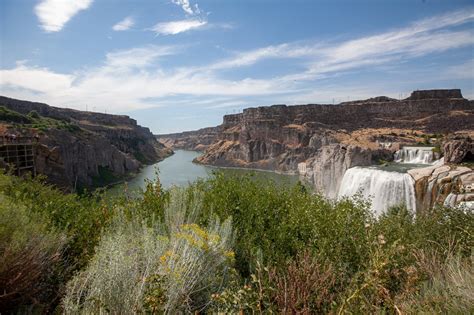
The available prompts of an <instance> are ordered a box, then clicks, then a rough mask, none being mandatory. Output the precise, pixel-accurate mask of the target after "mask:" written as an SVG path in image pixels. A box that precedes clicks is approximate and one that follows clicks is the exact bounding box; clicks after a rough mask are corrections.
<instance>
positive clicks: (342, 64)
mask: <svg viewBox="0 0 474 315" xmlns="http://www.w3.org/2000/svg"><path fill="white" fill-rule="evenodd" d="M473 20H474V14H473V10H464V11H456V12H452V13H450V14H445V15H442V16H439V17H435V18H430V19H425V20H422V21H418V22H416V23H413V24H410V25H408V26H407V27H404V28H400V29H395V30H390V31H387V32H383V33H379V34H376V35H370V36H365V37H359V38H355V39H348V40H345V41H338V42H323V43H319V42H295V43H283V44H280V45H274V46H268V47H262V48H257V49H254V50H250V51H244V52H236V53H233V54H232V56H231V57H230V58H225V59H222V60H217V61H214V62H211V63H209V64H205V65H195V66H191V67H187V68H182V67H177V68H176V67H172V66H169V65H168V66H165V65H166V63H165V62H161V61H162V60H165V59H166V58H168V56H171V55H176V54H180V53H181V52H182V51H183V49H181V48H180V47H176V46H157V45H152V46H144V47H135V48H131V49H127V50H118V51H112V52H109V53H108V54H106V55H105V58H104V61H103V63H102V64H101V65H100V66H97V67H93V68H88V69H86V70H81V71H76V72H72V73H58V72H55V71H53V70H51V69H47V68H42V67H36V66H30V65H28V63H26V64H25V63H20V64H18V65H16V66H15V67H14V68H12V69H4V70H1V71H0V88H1V91H2V93H5V94H8V95H9V96H12V97H20V98H27V99H31V100H38V101H44V102H48V103H50V104H52V105H56V106H69V107H75V108H78V109H83V106H82V104H85V103H87V104H90V105H92V104H93V105H94V106H96V108H97V109H98V110H101V109H107V110H108V111H109V112H111V111H113V112H121V111H130V110H134V109H141V108H147V107H156V106H160V105H163V104H167V105H169V104H173V103H174V101H175V99H177V98H179V99H181V100H183V99H186V101H185V103H186V104H194V105H195V106H199V107H202V108H205V107H212V108H215V109H218V108H226V107H227V108H232V107H234V106H236V107H237V106H238V103H239V102H240V100H250V99H255V98H256V97H257V96H259V97H261V98H260V99H263V98H264V97H265V98H266V100H269V99H272V100H279V101H285V102H287V103H294V102H312V101H313V102H314V101H318V100H327V99H332V98H335V99H338V97H342V100H345V98H346V97H347V96H360V97H366V96H367V97H369V96H373V93H374V92H373V89H374V87H373V86H375V85H373V86H372V85H371V86H370V87H367V88H365V89H363V90H362V89H361V88H360V87H356V88H355V89H354V88H351V87H347V88H346V89H342V88H341V87H337V86H330V85H328V84H327V81H326V79H327V78H329V77H331V76H342V75H344V74H345V73H346V72H347V71H358V70H359V69H372V68H373V67H374V66H379V67H380V66H387V65H390V66H394V67H397V65H398V66H399V65H400V62H401V61H407V60H415V59H414V58H418V57H420V56H424V55H427V54H433V53H439V52H443V51H446V50H449V49H457V48H461V47H469V46H472V45H474V31H473V30H472V29H470V28H465V27H464V28H458V27H456V28H454V26H459V25H461V24H465V23H467V22H471V21H473ZM184 21H188V20H184ZM196 21H197V22H196V24H193V25H191V26H189V25H187V24H184V25H185V26H183V25H178V26H179V27H178V26H177V25H174V26H173V27H171V26H167V27H162V26H160V27H158V28H157V30H155V31H156V32H158V33H160V34H178V33H180V32H184V31H186V30H190V29H193V28H194V29H195V28H199V27H201V23H202V22H200V21H199V20H196ZM181 22H182V21H181ZM170 23H171V22H170ZM186 25H187V26H186ZM275 58H278V59H293V60H294V61H296V62H301V64H300V66H299V67H298V69H302V70H299V71H296V70H293V71H288V70H285V71H284V72H283V74H281V75H277V76H275V75H274V76H271V77H268V78H259V79H256V78H252V77H246V76H242V75H240V77H239V75H237V74H234V75H233V77H232V79H229V77H227V76H226V74H228V71H226V70H228V69H234V68H239V67H250V66H252V65H254V64H257V63H259V62H261V61H263V60H267V59H275ZM465 62H466V61H465V60H464V61H463V62H460V63H462V65H459V66H457V67H452V68H450V69H448V70H446V69H439V78H440V79H442V78H443V76H447V77H449V75H450V76H451V77H452V76H453V75H454V74H456V75H458V76H463V77H467V78H473V75H472V72H470V71H468V70H464V69H466V68H469V69H472V61H470V62H468V63H465ZM321 79H324V80H321ZM376 83H377V82H376ZM318 87H319V89H318ZM376 89H377V93H378V92H379V91H385V90H384V87H383V84H382V83H380V84H379V85H378V87H377V88H376ZM388 92H391V91H388ZM392 92H393V91H392ZM397 92H399V91H396V92H395V93H392V94H391V95H393V94H395V95H396V93H397ZM203 99H207V100H209V101H205V102H204V101H202V100H203ZM199 100H201V101H199ZM338 101H340V100H339V99H338ZM262 105H263V104H262Z"/></svg>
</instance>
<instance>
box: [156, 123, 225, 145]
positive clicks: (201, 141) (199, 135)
mask: <svg viewBox="0 0 474 315" xmlns="http://www.w3.org/2000/svg"><path fill="white" fill-rule="evenodd" d="M220 130H221V127H220V126H218V127H208V128H202V129H199V130H196V131H185V132H180V133H170V134H161V135H156V139H157V140H158V141H159V142H161V143H162V144H164V145H165V146H167V147H169V148H173V149H181V150H191V151H205V150H206V149H207V148H208V147H209V145H211V144H212V143H213V142H215V141H216V140H217V138H218V135H219V132H220Z"/></svg>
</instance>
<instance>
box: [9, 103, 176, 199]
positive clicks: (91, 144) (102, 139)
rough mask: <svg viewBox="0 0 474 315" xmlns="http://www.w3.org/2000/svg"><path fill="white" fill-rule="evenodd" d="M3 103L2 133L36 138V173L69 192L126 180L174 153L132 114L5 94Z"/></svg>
mask: <svg viewBox="0 0 474 315" xmlns="http://www.w3.org/2000/svg"><path fill="white" fill-rule="evenodd" d="M0 107H1V108H2V111H0V136H1V137H2V138H3V139H5V137H6V136H8V135H15V137H18V138H19V139H20V138H24V139H26V138H30V139H35V140H34V142H35V143H34V152H35V164H36V165H35V166H36V172H37V173H38V174H42V175H45V176H46V177H47V181H48V182H49V183H51V184H54V185H56V186H57V187H60V188H61V189H63V190H66V191H73V190H82V189H83V188H87V189H93V188H96V187H100V186H104V185H107V184H110V183H113V182H117V181H120V180H123V179H124V178H127V177H128V176H131V175H133V174H134V173H136V172H137V171H138V170H139V169H140V168H141V167H142V166H143V165H146V164H152V163H155V162H157V161H159V160H162V159H164V158H165V157H167V156H169V155H170V154H172V150H171V149H169V148H167V147H165V146H164V145H163V144H161V143H160V142H158V141H157V140H156V139H155V137H154V136H153V134H152V133H151V132H150V130H149V129H148V128H145V127H142V126H139V125H138V124H137V122H136V121H135V120H134V119H131V118H130V117H128V116H124V115H110V114H103V113H94V112H86V111H78V110H72V109H66V108H58V107H53V106H49V105H47V104H43V103H36V102H29V101H23V100H17V99H12V98H8V97H3V96H0ZM2 113H3V114H2ZM0 162H1V161H0Z"/></svg>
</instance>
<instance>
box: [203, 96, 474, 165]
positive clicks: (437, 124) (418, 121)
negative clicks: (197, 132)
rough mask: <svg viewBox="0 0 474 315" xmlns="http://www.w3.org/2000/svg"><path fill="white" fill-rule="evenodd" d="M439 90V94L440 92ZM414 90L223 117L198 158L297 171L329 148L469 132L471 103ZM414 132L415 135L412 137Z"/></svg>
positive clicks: (472, 112)
mask: <svg viewBox="0 0 474 315" xmlns="http://www.w3.org/2000/svg"><path fill="white" fill-rule="evenodd" d="M441 91H442V90H441ZM432 94H433V95H435V96H438V95H442V92H440V90H437V92H433V93H431V92H429V91H425V92H423V91H418V92H416V94H415V93H414V95H413V96H412V97H410V98H408V99H405V100H394V99H390V98H386V97H378V98H373V99H369V100H366V101H356V102H347V103H341V104H338V105H298V106H286V105H274V106H270V107H258V108H249V109H245V110H244V112H243V113H242V114H236V115H227V116H224V122H223V124H222V125H221V128H222V129H221V132H220V133H219V137H218V140H217V141H216V142H214V143H213V144H212V145H210V146H209V148H208V150H207V151H206V153H205V154H204V155H203V156H202V157H200V158H198V161H199V162H201V163H205V164H215V165H225V166H233V165H235V166H243V167H257V168H265V169H273V170H280V171H296V169H297V164H298V163H300V162H303V161H306V160H307V159H308V158H310V157H314V156H315V155H316V154H317V151H318V150H319V149H320V147H322V146H325V145H327V144H331V143H342V144H351V145H356V146H360V147H366V148H371V149H378V148H380V145H379V144H380V143H384V142H390V143H392V144H394V146H393V148H392V150H393V149H395V146H396V145H397V144H399V143H416V142H417V141H419V140H420V139H419V137H417V135H421V134H422V133H441V134H442V133H452V132H456V131H464V130H470V129H471V128H472V122H473V121H474V103H473V102H472V101H468V100H466V99H463V98H462V97H461V98H451V97H450V96H451V95H455V96H459V95H458V94H457V93H454V92H451V91H450V90H448V91H446V95H445V96H446V97H443V98H427V97H429V96H431V95H432ZM417 131H418V134H417Z"/></svg>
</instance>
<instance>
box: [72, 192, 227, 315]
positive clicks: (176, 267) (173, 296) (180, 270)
mask: <svg viewBox="0 0 474 315" xmlns="http://www.w3.org/2000/svg"><path fill="white" fill-rule="evenodd" d="M201 207H202V204H201V200H200V195H199V194H194V195H193V196H192V198H188V197H187V196H186V193H185V191H181V190H174V191H172V193H171V196H170V201H169V204H168V206H166V208H165V213H164V220H163V221H159V220H157V221H155V222H152V223H151V224H150V223H149V222H146V221H144V220H143V218H142V217H140V216H137V217H133V218H131V219H128V218H127V216H126V215H124V213H123V212H122V213H120V212H119V214H118V215H117V217H116V218H115V219H114V220H113V223H112V225H111V226H110V228H109V229H108V231H107V232H106V233H105V234H104V236H103V237H102V238H101V240H100V243H99V245H98V247H97V249H96V254H95V255H94V257H93V258H92V260H91V262H90V263H89V265H88V266H87V267H86V269H85V270H84V271H82V272H81V273H79V274H78V275H77V276H76V277H75V278H74V279H73V280H72V281H71V282H70V283H69V284H68V290H67V294H66V297H65V298H64V301H63V307H64V310H65V312H66V313H71V314H76V313H84V314H90V313H101V312H110V313H115V314H116V313H121V314H123V313H125V314H131V313H136V312H139V313H141V312H145V311H150V312H153V313H156V312H158V313H159V312H167V313H176V312H182V311H187V312H191V311H200V310H203V309H205V308H206V307H207V306H208V304H209V303H210V300H211V294H213V293H215V292H217V291H220V290H221V286H222V285H223V284H224V283H225V275H226V272H227V269H228V268H229V266H230V262H231V261H232V258H233V253H232V252H231V251H230V241H231V239H230V238H231V233H232V231H231V221H230V219H229V220H226V221H225V222H224V223H222V224H220V223H219V221H218V220H214V221H212V222H211V223H210V224H209V225H208V226H207V227H200V226H198V225H197V224H195V219H196V218H197V216H198V215H199V212H200V211H201Z"/></svg>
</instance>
